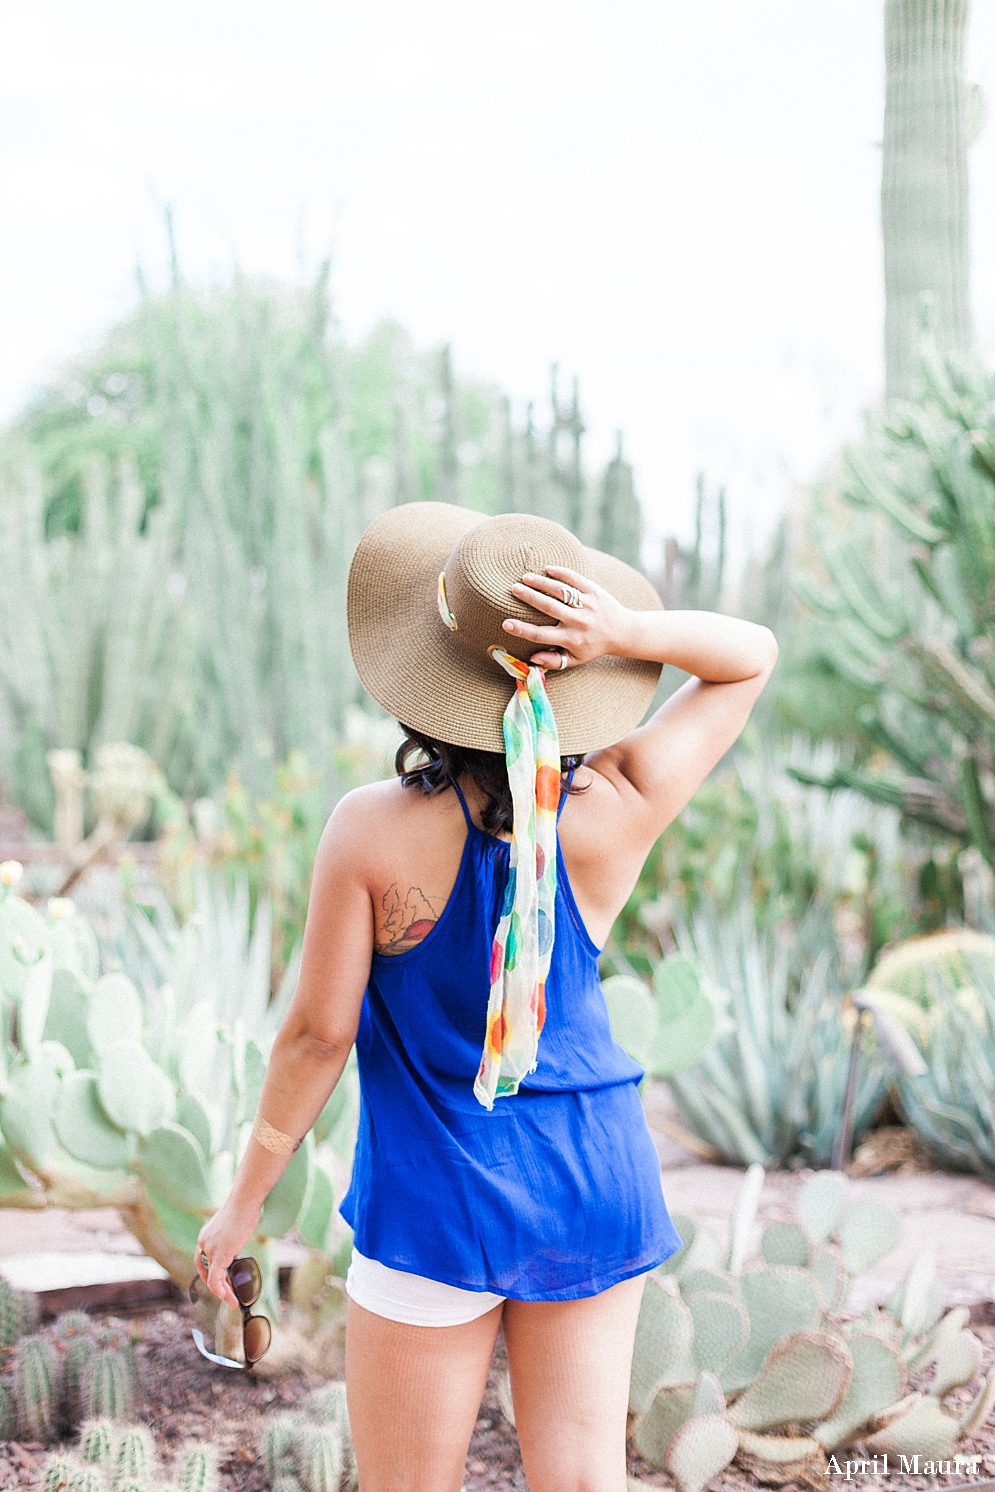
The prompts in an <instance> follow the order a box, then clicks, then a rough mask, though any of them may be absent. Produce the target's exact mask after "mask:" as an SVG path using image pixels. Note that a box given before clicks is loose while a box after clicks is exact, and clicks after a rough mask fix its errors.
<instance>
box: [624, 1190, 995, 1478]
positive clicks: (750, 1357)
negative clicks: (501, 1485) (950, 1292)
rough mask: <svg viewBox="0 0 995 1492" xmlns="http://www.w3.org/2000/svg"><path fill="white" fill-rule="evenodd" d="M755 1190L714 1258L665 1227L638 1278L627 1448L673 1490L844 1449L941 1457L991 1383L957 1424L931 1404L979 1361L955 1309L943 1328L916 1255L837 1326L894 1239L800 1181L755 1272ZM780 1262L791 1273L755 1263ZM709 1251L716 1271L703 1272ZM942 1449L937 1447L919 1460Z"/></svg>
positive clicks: (714, 1241) (692, 1228)
mask: <svg viewBox="0 0 995 1492" xmlns="http://www.w3.org/2000/svg"><path fill="white" fill-rule="evenodd" d="M762 1182H763V1172H762V1170H761V1169H760V1168H759V1167H755V1168H752V1169H751V1171H749V1172H748V1173H747V1176H746V1178H745V1181H744V1185H743V1188H742V1190H741V1192H740V1195H739V1198H738V1199H737V1203H736V1206H735V1208H734V1211H733V1217H732V1219H731V1222H730V1236H729V1242H728V1245H727V1247H726V1248H725V1249H723V1247H722V1245H721V1243H720V1241H719V1240H718V1238H716V1237H714V1235H712V1234H710V1233H709V1231H708V1230H707V1229H705V1228H703V1227H701V1226H699V1225H695V1224H694V1223H693V1222H692V1221H691V1220H690V1219H687V1218H679V1219H675V1221H676V1223H677V1226H678V1229H679V1231H680V1233H681V1236H682V1238H683V1239H684V1247H683V1248H682V1249H681V1250H680V1251H679V1252H678V1253H677V1254H676V1255H674V1256H673V1258H672V1259H670V1260H668V1261H667V1263H666V1264H665V1265H662V1266H661V1267H660V1269H659V1270H657V1271H655V1272H654V1274H652V1275H650V1276H649V1278H648V1279H647V1282H646V1290H645V1293H644V1296H643V1303H642V1307H641V1310H640V1315H639V1322H638V1326H637V1330H636V1342H635V1350H634V1354H633V1364H632V1382H631V1385H630V1409H631V1411H632V1414H633V1419H632V1422H631V1427H630V1433H631V1435H632V1440H633V1443H634V1445H635V1448H636V1450H637V1451H638V1452H639V1454H640V1455H641V1456H643V1457H644V1459H646V1460H647V1461H649V1462H650V1464H651V1465H653V1466H656V1467H659V1468H660V1469H666V1470H668V1471H670V1473H671V1475H672V1476H673V1477H674V1479H675V1480H676V1482H677V1484H678V1487H679V1488H681V1489H688V1492H694V1489H700V1488H701V1487H703V1486H704V1485H705V1482H706V1481H707V1480H708V1479H710V1478H711V1477H714V1476H716V1475H717V1474H718V1472H719V1471H721V1469H722V1467H724V1466H726V1465H728V1464H729V1462H730V1461H731V1460H732V1459H733V1458H734V1457H735V1458H736V1459H737V1460H738V1461H739V1463H740V1464H741V1465H742V1466H743V1467H744V1469H746V1470H748V1471H753V1472H755V1474H756V1475H757V1477H758V1479H759V1481H760V1482H762V1483H765V1482H777V1483H780V1482H781V1480H782V1478H783V1475H784V1474H785V1473H784V1468H786V1467H792V1468H793V1469H794V1470H796V1471H798V1472H801V1474H802V1475H807V1474H808V1470H811V1471H813V1472H814V1471H815V1470H816V1469H817V1468H819V1467H820V1466H821V1464H822V1459H823V1457H824V1454H825V1453H826V1452H828V1451H835V1450H842V1449H843V1448H844V1447H846V1446H848V1445H850V1444H852V1443H853V1442H854V1441H862V1442H864V1443H865V1444H866V1445H867V1446H868V1448H870V1446H871V1445H872V1444H876V1446H877V1449H878V1450H883V1449H887V1450H888V1451H889V1452H893V1453H894V1454H896V1455H897V1454H899V1453H904V1454H907V1455H911V1454H919V1455H926V1456H928V1455H937V1456H938V1455H943V1456H944V1457H946V1456H949V1455H951V1454H952V1453H953V1447H954V1445H955V1444H956V1443H957V1441H958V1440H959V1439H961V1438H967V1437H969V1436H970V1435H972V1434H973V1433H975V1431H976V1429H977V1426H978V1424H979V1423H981V1420H980V1419H979V1416H980V1415H983V1413H985V1412H987V1411H986V1405H987V1406H988V1408H989V1409H990V1408H991V1405H992V1404H995V1374H993V1375H992V1377H991V1380H990V1383H991V1387H989V1385H988V1384H986V1385H984V1386H983V1387H982V1389H981V1390H980V1392H979V1393H978V1394H977V1395H976V1396H975V1399H974V1401H973V1402H972V1404H971V1406H970V1408H969V1410H968V1411H967V1412H966V1413H965V1414H963V1415H962V1416H961V1419H960V1420H959V1421H958V1420H957V1419H954V1418H953V1417H952V1416H951V1414H949V1413H948V1412H947V1410H946V1409H945V1408H944V1407H943V1401H944V1400H945V1399H946V1397H947V1396H948V1395H949V1394H950V1393H951V1392H953V1391H954V1390H955V1389H957V1388H960V1387H961V1386H962V1385H964V1384H966V1383H969V1382H970V1381H971V1380H972V1379H973V1378H974V1377H975V1376H976V1374H977V1372H978V1368H979V1366H980V1362H981V1343H980V1342H979V1341H978V1339H977V1338H976V1337H975V1336H974V1334H973V1333H972V1332H970V1331H968V1330H966V1321H967V1311H966V1309H965V1308H963V1307H958V1308H956V1309H954V1310H953V1311H951V1312H949V1313H948V1314H947V1315H946V1316H943V1314H942V1312H943V1304H942V1296H941V1295H940V1293H939V1288H938V1285H937V1282H936V1278H935V1271H934V1269H933V1265H932V1263H931V1261H930V1260H929V1259H928V1257H926V1256H924V1257H923V1258H921V1259H919V1260H918V1261H917V1263H916V1264H915V1265H914V1266H913V1268H912V1270H911V1271H910V1272H909V1274H908V1275H907V1276H906V1278H905V1280H904V1281H903V1284H902V1286H901V1287H900V1289H899V1290H898V1291H896V1293H895V1296H894V1297H893V1299H892V1300H891V1301H890V1302H889V1304H888V1307H887V1309H886V1310H884V1309H880V1308H872V1309H871V1310H870V1311H868V1312H867V1313H866V1314H865V1315H864V1316H863V1317H860V1318H857V1319H856V1320H851V1319H847V1318H846V1317H844V1316H843V1315H842V1312H843V1310H844V1307H845V1303H846V1296H847V1294H848V1291H849V1284H850V1281H851V1280H852V1279H853V1278H855V1277H856V1276H857V1275H858V1274H859V1273H860V1272H862V1271H863V1270H864V1269H866V1268H869V1267H870V1266H871V1265H872V1264H874V1263H876V1262H877V1261H878V1260H879V1259H880V1258H882V1257H883V1256H884V1255H885V1254H886V1253H888V1252H889V1251H890V1250H891V1249H892V1248H893V1247H894V1245H895V1243H896V1242H897V1240H898V1235H899V1232H900V1229H899V1225H898V1220H897V1218H896V1217H895V1216H894V1215H893V1214H892V1213H890V1212H889V1211H888V1209H886V1208H882V1207H881V1206H880V1205H879V1204H877V1203H874V1204H872V1205H870V1206H869V1205H868V1203H867V1202H866V1201H864V1202H861V1201H856V1202H852V1203H848V1202H847V1198H846V1192H845V1183H844V1181H843V1178H842V1176H840V1175H838V1174H835V1173H825V1172H823V1173H820V1174H817V1175H816V1176H815V1177H813V1178H812V1180H811V1181H809V1182H807V1183H806V1186H805V1188H804V1189H803V1191H802V1192H801V1195H800V1198H799V1206H798V1220H797V1221H796V1222H792V1223H787V1222H771V1223H768V1224H767V1225H766V1227H765V1228H764V1229H763V1233H762V1240H761V1254H762V1258H763V1262H761V1261H755V1262H752V1263H751V1262H748V1261H747V1260H746V1258H745V1253H746V1242H745V1240H746V1239H747V1237H748V1236H750V1234H751V1232H752V1229H753V1225H754V1221H755V1217H756V1211H757V1206H758V1203H759V1199H760V1188H761V1186H762ZM786 1229H791V1232H790V1233H788V1232H786ZM827 1250H832V1251H833V1253H834V1256H835V1258H836V1259H837V1260H838V1261H839V1264H840V1267H841V1268H842V1269H843V1270H844V1276H845V1281H846V1283H845V1287H844V1289H843V1290H842V1291H835V1292H834V1293H833V1294H832V1295H828V1294H827V1293H826V1291H825V1290H824V1287H823V1278H822V1275H821V1274H820V1271H819V1269H818V1261H819V1260H820V1259H824V1258H825V1256H826V1252H827ZM786 1253H787V1254H789V1255H790V1257H791V1260H792V1262H790V1263H781V1262H773V1263H772V1262H769V1261H770V1259H771V1258H772V1257H773V1258H774V1259H781V1258H783V1257H784V1255H785V1254H786ZM723 1254H725V1256H726V1258H727V1259H728V1261H729V1265H730V1268H729V1269H728V1270H724V1271H723V1270H719V1269H717V1268H715V1266H714V1265H713V1264H709V1263H708V1262H707V1261H708V1260H717V1259H719V1258H721V1257H722V1256H723ZM744 1263H745V1264H746V1268H745V1269H744V1268H742V1265H743V1264H744ZM720 1303H721V1309H717V1307H718V1306H719V1304H720ZM733 1307H735V1308H736V1309H735V1310H733V1309H731V1308H733ZM706 1359H707V1360H708V1361H710V1362H712V1363H714V1364H716V1365H717V1366H716V1369H715V1370H714V1371H712V1370H709V1369H708V1368H706V1367H705V1366H704V1364H705V1361H706ZM930 1366H932V1367H933V1373H932V1378H931V1383H930V1388H929V1392H928V1394H925V1395H924V1394H921V1393H918V1394H913V1395H912V1396H911V1397H905V1394H906V1389H907V1380H908V1374H909V1372H911V1371H922V1370H923V1369H924V1368H928V1367H930ZM872 1432H873V1434H872ZM869 1437H870V1438H869ZM941 1445H942V1446H945V1447H947V1446H948V1447H949V1449H944V1450H938V1449H933V1447H939V1446H941ZM898 1447H901V1448H902V1449H901V1452H899V1450H898Z"/></svg>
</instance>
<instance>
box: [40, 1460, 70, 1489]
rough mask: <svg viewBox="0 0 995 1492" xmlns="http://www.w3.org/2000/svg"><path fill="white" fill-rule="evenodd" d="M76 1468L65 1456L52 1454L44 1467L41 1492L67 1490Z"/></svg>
mask: <svg viewBox="0 0 995 1492" xmlns="http://www.w3.org/2000/svg"><path fill="white" fill-rule="evenodd" d="M76 1470H77V1468H76V1467H75V1466H74V1465H73V1463H72V1461H70V1460H69V1459H68V1458H67V1457H66V1456H53V1457H52V1459H51V1460H50V1461H49V1462H48V1464H47V1465H46V1467H45V1475H44V1476H43V1477H42V1483H41V1492H68V1489H69V1485H70V1483H71V1482H72V1479H73V1476H74V1474H75V1472H76Z"/></svg>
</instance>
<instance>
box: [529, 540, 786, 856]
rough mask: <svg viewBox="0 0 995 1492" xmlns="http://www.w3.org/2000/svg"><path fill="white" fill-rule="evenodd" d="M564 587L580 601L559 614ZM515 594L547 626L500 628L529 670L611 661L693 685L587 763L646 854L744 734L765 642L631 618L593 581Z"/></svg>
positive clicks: (715, 624) (714, 619)
mask: <svg viewBox="0 0 995 1492" xmlns="http://www.w3.org/2000/svg"><path fill="white" fill-rule="evenodd" d="M564 584H566V585H570V586H575V587H576V588H577V589H578V590H579V591H580V593H581V597H582V600H583V605H582V606H580V607H576V606H568V605H566V604H564V602H563V600H562V599H561V597H562V595H563V586H564ZM513 590H514V593H515V595H516V597H517V598H518V599H519V600H522V601H526V602H528V604H529V605H530V606H534V607H535V608H536V609H537V610H538V611H542V612H545V614H546V615H547V616H548V617H549V618H550V619H551V623H555V625H549V626H535V625H530V624H529V623H526V622H519V621H517V620H513V619H511V618H509V619H508V621H506V622H505V623H504V627H505V630H506V631H507V632H510V633H512V634H513V635H515V636H518V637H522V638H524V639H526V640H527V641H530V642H534V643H535V644H536V645H537V651H536V652H535V653H533V655H532V662H533V663H535V664H538V665H539V666H540V667H541V668H545V669H547V670H549V671H553V670H554V669H557V668H559V667H561V666H562V663H561V659H562V657H563V656H564V655H565V656H566V659H567V666H568V667H571V666H576V665H577V664H582V663H587V662H589V661H590V660H591V659H593V658H599V657H602V656H603V655H604V654H608V653H611V654H615V655H616V656H619V657H623V658H646V659H649V660H651V661H653V662H655V663H671V664H673V666H674V667H675V668H680V669H683V670H684V671H685V672H686V673H689V674H691V675H692V677H691V678H690V679H688V681H687V682H686V683H685V684H683V685H682V686H681V688H680V689H678V690H677V692H676V693H675V694H673V695H672V696H671V697H670V699H668V700H667V701H666V702H665V703H664V704H663V705H662V706H661V707H660V709H659V710H657V711H656V713H655V714H654V715H653V716H651V718H650V719H649V720H648V721H647V723H646V724H645V725H643V726H641V727H640V728H639V729H638V730H635V731H633V732H632V733H631V734H630V735H628V736H626V737H624V739H623V740H621V741H619V742H618V743H617V744H616V745H614V746H609V747H607V748H606V749H605V750H604V751H599V752H596V753H595V754H594V755H593V756H591V757H589V758H588V765H589V766H590V767H591V768H592V769H593V770H594V771H595V772H597V773H598V774H599V775H600V776H601V777H604V778H606V779H607V780H608V781H609V782H610V783H612V784H613V786H614V787H615V788H616V790H617V793H618V799H619V801H618V804H617V807H616V811H618V810H621V811H622V815H623V818H624V821H625V822H624V825H623V824H622V823H621V822H619V828H624V831H625V835H626V837H627V841H628V843H629V844H631V845H632V848H633V850H641V851H648V850H649V847H650V846H651V845H652V844H653V842H654V840H656V838H657V837H658V836H659V835H660V834H661V833H662V832H663V830H664V829H665V828H666V827H667V825H668V824H669V823H670V822H671V820H673V819H674V818H676V816H677V814H679V813H680V811H681V809H682V808H683V807H684V806H685V805H686V804H687V802H688V801H689V799H690V798H691V797H692V796H693V795H694V793H695V791H696V789H697V788H698V787H699V786H700V785H701V783H702V782H703V781H704V779H705V778H706V777H707V776H708V773H709V772H710V771H711V770H712V768H713V767H714V766H715V764H716V762H718V761H719V760H721V758H722V757H723V756H724V755H725V753H726V752H727V751H728V749H729V747H730V746H731V745H732V744H733V742H734V741H735V740H736V737H737V736H738V735H739V733H740V732H741V730H742V729H743V726H744V725H745V724H746V721H747V719H748V718H749V714H750V711H751V710H752V708H753V705H754V704H755V702H756V700H757V698H758V696H759V694H760V692H761V690H762V689H763V687H764V685H765V684H766V682H767V680H768V678H769V677H770V674H771V670H772V669H773V667H774V664H775V662H776V661H777V643H776V641H775V640H774V635H773V633H772V632H771V631H770V630H769V629H768V628H767V627H760V626H757V625H756V623H754V622H744V621H741V620H739V619H738V618H736V617H728V616H720V615H718V614H717V613H715V612H709V611H630V610H628V609H627V608H626V607H624V606H622V605H621V603H620V602H618V601H616V599H615V598H614V596H612V595H610V594H609V593H608V592H607V591H606V590H604V589H603V588H602V587H601V586H599V585H596V584H595V583H594V582H593V581H590V580H587V579H586V578H585V577H584V576H582V575H578V574H576V573H575V572H574V571H572V570H566V569H561V568H558V567H554V566H550V568H549V572H548V574H547V575H541V576H540V575H531V574H528V575H525V576H523V578H522V582H521V584H520V585H516V586H514V587H513Z"/></svg>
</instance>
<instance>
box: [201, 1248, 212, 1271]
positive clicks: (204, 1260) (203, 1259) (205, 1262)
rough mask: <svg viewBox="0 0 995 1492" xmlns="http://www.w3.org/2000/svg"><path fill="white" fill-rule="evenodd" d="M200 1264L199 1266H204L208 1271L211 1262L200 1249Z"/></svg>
mask: <svg viewBox="0 0 995 1492" xmlns="http://www.w3.org/2000/svg"><path fill="white" fill-rule="evenodd" d="M200 1262H201V1264H203V1266H204V1268H205V1269H210V1267H211V1261H210V1259H209V1258H208V1257H207V1255H206V1254H205V1253H204V1251H203V1249H201V1252H200Z"/></svg>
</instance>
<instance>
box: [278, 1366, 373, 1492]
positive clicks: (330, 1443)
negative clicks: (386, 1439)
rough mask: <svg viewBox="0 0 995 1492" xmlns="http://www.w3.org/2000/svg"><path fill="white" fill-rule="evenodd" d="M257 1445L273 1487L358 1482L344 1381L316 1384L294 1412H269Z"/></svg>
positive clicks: (322, 1490)
mask: <svg viewBox="0 0 995 1492" xmlns="http://www.w3.org/2000/svg"><path fill="white" fill-rule="evenodd" d="M262 1449H263V1460H264V1462H265V1465H266V1470H267V1473H268V1475H269V1479H270V1484H271V1486H272V1488H273V1489H274V1492H301V1489H303V1492H339V1489H340V1488H342V1487H346V1488H350V1489H355V1488H358V1486H359V1470H358V1467H357V1465H356V1452H355V1448H354V1446H353V1441H352V1432H351V1430H350V1428H349V1410H348V1407H347V1404H346V1392H345V1384H344V1383H341V1382H336V1383H330V1384H328V1386H327V1387H326V1388H319V1389H316V1390H315V1391H314V1393H311V1394H309V1395H308V1397H307V1398H306V1399H305V1401H304V1404H303V1405H302V1407H301V1411H300V1412H299V1413H297V1414H279V1415H274V1416H273V1417H272V1419H270V1420H269V1421H268V1423H267V1424H266V1425H265V1427H264V1430H263V1444H262Z"/></svg>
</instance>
